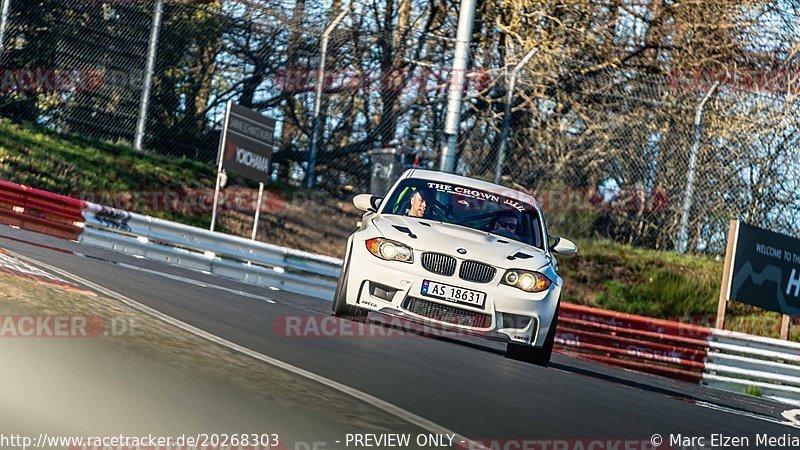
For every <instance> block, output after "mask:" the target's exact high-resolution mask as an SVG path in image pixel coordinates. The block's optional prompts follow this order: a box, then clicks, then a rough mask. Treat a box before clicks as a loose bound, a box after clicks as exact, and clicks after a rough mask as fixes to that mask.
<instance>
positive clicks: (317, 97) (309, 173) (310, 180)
mask: <svg viewBox="0 0 800 450" xmlns="http://www.w3.org/2000/svg"><path fill="white" fill-rule="evenodd" d="M348 12H350V9H349V8H345V9H344V10H342V12H341V13H339V15H338V16H337V17H336V19H334V20H333V22H331V24H330V25H328V28H326V29H325V32H323V33H322V46H321V50H320V60H319V68H318V69H317V86H316V90H315V93H314V116H313V118H312V120H311V153H310V154H309V157H308V169H307V170H306V187H308V188H309V189H313V188H314V184H315V183H316V171H317V153H318V151H319V140H320V136H319V134H320V128H321V127H322V123H321V122H322V119H321V117H320V115H321V113H322V88H323V84H324V83H325V60H326V59H327V58H328V40H329V39H330V36H331V33H333V30H335V29H336V27H337V26H339V23H340V22H341V21H342V19H344V16H346V15H347V13H348Z"/></svg>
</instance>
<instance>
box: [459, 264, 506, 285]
mask: <svg viewBox="0 0 800 450" xmlns="http://www.w3.org/2000/svg"><path fill="white" fill-rule="evenodd" d="M496 273H497V269H495V268H494V267H492V266H489V265H486V264H483V263H479V262H476V261H464V262H463V263H461V269H460V270H459V271H458V276H459V277H461V279H462V280H467V281H472V282H475V283H488V282H490V281H492V279H494V275H495V274H496Z"/></svg>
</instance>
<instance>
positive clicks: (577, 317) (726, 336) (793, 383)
mask: <svg viewBox="0 0 800 450" xmlns="http://www.w3.org/2000/svg"><path fill="white" fill-rule="evenodd" d="M556 346H557V349H558V350H559V351H560V352H562V353H567V354H570V355H573V356H576V357H579V358H583V359H588V360H591V361H596V362H600V363H605V364H610V365H613V366H617V367H622V368H625V369H630V370H637V371H640V372H647V373H652V374H656V375H662V376H667V377H670V378H674V379H679V380H684V381H690V382H695V383H700V384H703V385H706V386H711V387H714V388H718V389H724V390H728V391H734V392H745V391H746V390H750V391H751V392H752V391H753V390H757V391H760V395H763V396H765V397H769V398H772V399H775V400H778V401H782V402H785V403H791V404H795V405H800V343H796V342H787V341H781V340H778V339H771V338H765V337H760V336H753V335H749V334H744V333H736V332H732V331H725V330H717V329H714V328H706V327H699V326H695V325H688V324H682V323H678V322H672V321H666V320H659V319H653V318H649V317H643V316H637V315H632V314H622V313H615V312H610V311H605V310H601V309H596V308H589V307H585V306H578V305H571V304H562V305H561V314H560V315H559V325H558V333H557V334H556Z"/></svg>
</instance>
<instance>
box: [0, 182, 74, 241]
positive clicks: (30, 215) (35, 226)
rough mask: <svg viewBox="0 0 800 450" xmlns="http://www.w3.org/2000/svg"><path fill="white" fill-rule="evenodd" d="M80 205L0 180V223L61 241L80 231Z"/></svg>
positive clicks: (69, 199)
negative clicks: (60, 239) (57, 238)
mask: <svg viewBox="0 0 800 450" xmlns="http://www.w3.org/2000/svg"><path fill="white" fill-rule="evenodd" d="M83 206H84V204H83V202H82V201H80V200H77V199H73V198H69V197H63V196H60V195H56V194H52V193H50V192H47V191H42V190H39V189H34V188H31V187H28V186H21V185H18V184H14V183H9V182H7V181H2V180H0V223H2V224H5V225H9V226H14V227H17V228H22V229H26V230H30V231H35V232H38V233H42V234H48V235H51V236H55V237H59V238H62V239H70V240H76V239H77V238H78V236H79V235H80V233H81V232H82V231H83V225H82V224H83V217H82V216H81V212H82V210H83Z"/></svg>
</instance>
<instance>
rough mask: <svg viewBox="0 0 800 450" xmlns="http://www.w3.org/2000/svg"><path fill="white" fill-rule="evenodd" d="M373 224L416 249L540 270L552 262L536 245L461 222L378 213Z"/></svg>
mask: <svg viewBox="0 0 800 450" xmlns="http://www.w3.org/2000/svg"><path fill="white" fill-rule="evenodd" d="M372 223H373V225H374V226H375V227H376V228H377V229H378V231H379V232H380V233H381V234H382V235H383V237H385V238H387V239H392V240H395V241H398V242H401V243H403V244H406V245H409V246H411V247H412V248H414V249H415V250H420V251H429V252H438V253H445V254H448V255H452V256H454V257H457V258H461V259H469V260H475V261H480V262H483V263H486V264H491V265H493V266H496V267H500V268H503V269H511V268H516V269H530V270H538V269H540V268H542V267H544V266H547V265H549V264H550V259H549V257H548V256H547V255H546V254H545V253H544V252H543V251H542V250H540V249H537V248H536V247H533V246H531V245H527V244H523V243H521V242H518V241H514V240H511V239H506V238H504V237H502V236H498V235H494V234H489V233H486V232H481V231H477V230H472V229H470V228H465V227H461V226H458V225H451V224H447V223H441V222H435V221H432V220H426V219H418V218H414V217H407V216H395V215H385V216H384V215H381V216H376V217H375V218H373V220H372ZM425 224H427V225H425ZM428 225H430V226H428ZM412 236H413V237H412ZM458 249H464V250H466V253H463V254H461V253H459V252H458ZM515 255H516V256H515ZM510 256H515V257H514V258H513V259H509V257H510Z"/></svg>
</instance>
